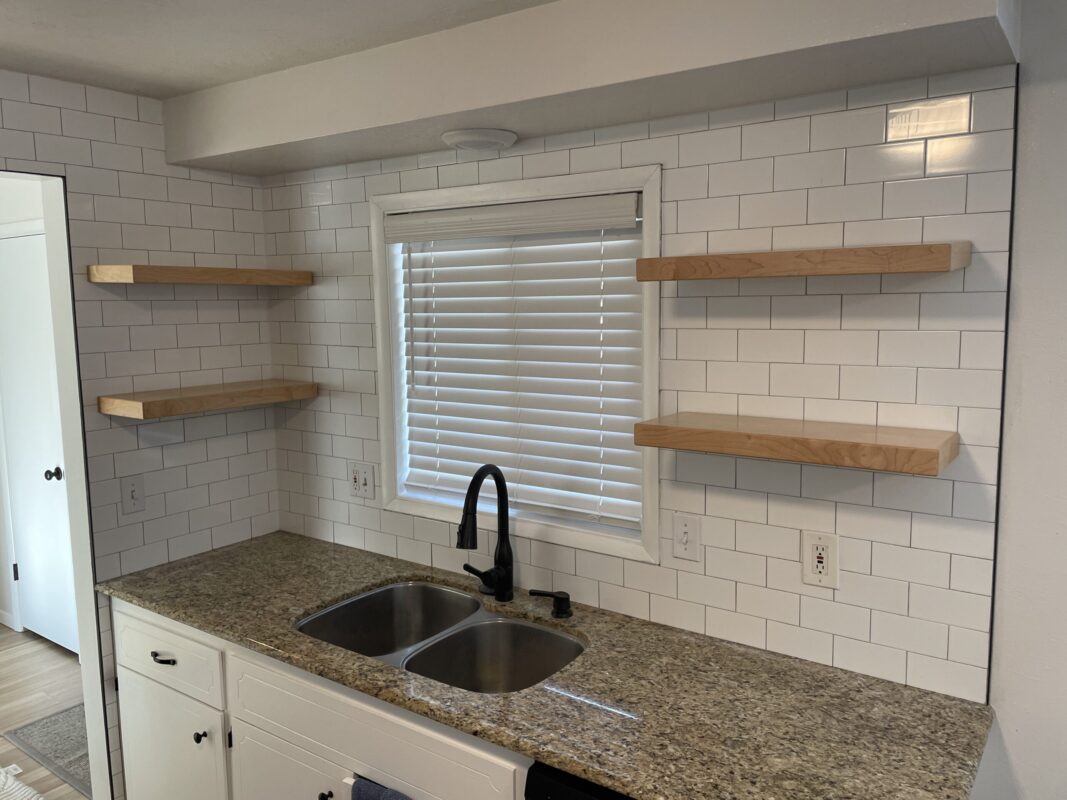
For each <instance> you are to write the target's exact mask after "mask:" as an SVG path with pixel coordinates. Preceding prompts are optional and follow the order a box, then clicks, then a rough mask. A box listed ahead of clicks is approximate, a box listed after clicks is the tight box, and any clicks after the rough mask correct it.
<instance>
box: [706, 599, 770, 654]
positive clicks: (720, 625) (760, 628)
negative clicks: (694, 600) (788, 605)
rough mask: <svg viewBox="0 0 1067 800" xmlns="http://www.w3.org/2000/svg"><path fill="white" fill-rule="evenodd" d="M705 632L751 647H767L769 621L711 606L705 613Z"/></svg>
mask: <svg viewBox="0 0 1067 800" xmlns="http://www.w3.org/2000/svg"><path fill="white" fill-rule="evenodd" d="M704 631H705V633H707V634H708V636H715V637H717V638H719V639H726V640H728V641H731V642H737V643H739V644H747V645H749V646H750V647H766V646H767V620H765V619H763V618H762V617H753V616H750V615H748V614H738V613H736V612H733V611H725V610H723V609H719V608H712V607H710V606H709V607H708V608H707V610H706V611H705V616H704Z"/></svg>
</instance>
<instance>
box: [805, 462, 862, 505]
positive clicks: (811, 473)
mask: <svg viewBox="0 0 1067 800" xmlns="http://www.w3.org/2000/svg"><path fill="white" fill-rule="evenodd" d="M801 475H802V479H801V494H802V495H803V496H804V497H812V498H814V499H816V500H833V501H836V502H842V503H858V504H863V505H870V504H871V498H872V493H873V491H874V479H873V476H872V474H871V473H870V472H867V471H865V470H855V469H841V468H840V467H820V466H815V465H813V464H805V465H803V467H802V468H801Z"/></svg>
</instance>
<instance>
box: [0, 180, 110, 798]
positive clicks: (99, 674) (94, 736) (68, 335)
mask: <svg viewBox="0 0 1067 800" xmlns="http://www.w3.org/2000/svg"><path fill="white" fill-rule="evenodd" d="M4 173H8V174H17V175H28V176H34V177H37V178H40V179H41V199H42V205H43V209H44V221H45V230H44V235H45V251H46V263H47V270H48V288H49V295H50V298H51V301H52V319H51V322H52V336H53V339H54V342H55V351H56V367H57V376H56V377H57V381H58V385H59V426H60V437H61V439H62V442H63V452H64V460H65V461H66V463H65V464H64V465H63V467H64V470H65V472H66V474H65V476H64V481H63V483H64V485H65V486H66V491H67V503H68V509H69V514H70V538H71V542H70V544H71V555H72V560H73V564H74V600H75V609H76V614H77V624H78V647H79V650H80V661H81V682H82V702H83V703H84V704H85V727H86V732H87V733H88V734H90V735H89V736H88V745H89V768H90V776H91V785H92V793H93V797H94V798H95V800H111V798H113V797H114V791H113V782H112V777H111V760H110V745H109V742H108V738H109V737H108V726H107V717H106V707H105V702H106V701H105V692H104V678H103V676H104V667H103V654H102V651H101V647H100V629H99V616H98V607H97V595H96V589H95V586H96V563H95V559H94V557H93V540H92V524H91V517H90V511H89V463H88V456H87V454H86V446H85V415H84V406H83V397H82V381H81V366H80V363H79V360H78V340H77V321H76V319H75V315H74V303H75V300H74V278H73V268H72V258H71V252H70V220H69V217H68V215H67V200H66V198H67V179H66V177H65V176H63V175H51V174H48V173H40V172H30V171H24V170H12V169H3V170H0V175H3V174H4ZM60 220H62V223H61V222H60ZM5 508H6V506H5ZM4 513H7V512H6V511H4Z"/></svg>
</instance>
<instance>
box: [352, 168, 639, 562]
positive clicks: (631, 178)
mask: <svg viewBox="0 0 1067 800" xmlns="http://www.w3.org/2000/svg"><path fill="white" fill-rule="evenodd" d="M616 192H640V194H641V208H642V217H643V221H642V229H641V230H642V239H643V242H642V250H641V252H642V256H643V257H645V258H654V257H656V256H658V255H659V253H660V167H659V166H653V167H629V168H626V169H618V170H608V171H604V172H589V173H583V174H578V175H561V176H558V177H552V178H532V179H528V180H519V181H505V182H501V183H491V184H480V185H475V186H462V187H456V188H451V189H430V190H426V191H419V192H407V193H402V194H390V195H378V196H375V197H371V198H369V206H370V238H371V251H372V256H373V261H374V264H373V266H374V314H375V336H376V339H377V340H376V342H375V344H376V346H377V350H378V387H377V388H378V396H379V400H380V403H381V405H380V408H379V414H380V417H379V421H380V424H379V436H380V437H381V445H382V451H381V469H382V475H381V479H382V507H383V508H384V509H386V510H388V511H396V512H400V513H404V514H412V515H414V516H418V517H428V518H430V519H437V520H443V521H445V522H451V523H457V522H458V521H459V509H458V508H452V507H449V506H445V505H443V504H439V503H434V502H429V501H423V500H415V499H411V498H407V497H402V496H400V494H399V487H398V486H397V436H396V426H395V424H394V422H393V421H392V418H391V417H392V414H393V413H394V410H395V409H396V408H397V405H396V403H397V398H398V397H401V396H402V388H401V387H402V385H403V384H402V382H403V380H404V375H403V369H402V365H401V364H400V363H399V361H398V359H397V357H396V355H395V354H394V352H393V351H394V346H395V343H394V338H395V332H394V331H393V330H391V325H390V308H389V287H390V285H391V278H390V274H389V270H390V264H389V250H388V247H387V245H386V243H385V225H384V222H385V216H386V215H387V214H395V213H403V212H414V211H434V210H439V209H447V208H459V207H470V206H480V205H499V204H502V203H519V202H524V201H532V200H548V199H557V198H565V197H584V196H589V195H597V194H610V193H616ZM641 294H642V316H643V328H642V351H643V352H642V371H643V387H642V388H643V391H642V407H643V416H644V418H645V419H648V418H651V417H656V416H658V415H659V297H660V291H659V283H658V282H656V281H648V282H646V283H644V284H643V286H642V293H641ZM641 466H642V484H643V485H642V500H641V520H642V521H641V531H640V534H641V535H640V538H638V537H625V536H621V535H619V534H618V533H617V532H611V531H609V530H608V529H607V528H606V527H605V528H604V530H603V531H602V532H601V531H598V530H596V528H595V526H583V525H578V524H568V523H566V522H565V521H562V520H545V519H544V518H533V517H531V516H527V515H524V514H523V513H522V512H516V511H515V510H512V530H513V531H514V533H515V535H517V536H522V537H525V538H528V539H534V540H537V541H542V542H550V543H552V544H559V545H565V546H568V547H574V548H577V549H580V550H592V551H594V552H598V553H604V554H608V555H614V556H622V557H624V558H630V559H634V560H637V561H646V562H651V563H654V564H658V563H659V451H658V450H656V449H655V448H643V452H642V454H641ZM479 525H480V527H484V528H486V529H489V530H492V529H493V528H494V526H495V525H496V520H495V517H494V515H491V514H483V515H482V518H481V519H480V520H479Z"/></svg>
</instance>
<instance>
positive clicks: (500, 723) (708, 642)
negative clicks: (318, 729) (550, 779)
mask: <svg viewBox="0 0 1067 800" xmlns="http://www.w3.org/2000/svg"><path fill="white" fill-rule="evenodd" d="M398 579H428V580H431V581H433V582H437V583H442V584H446V585H450V586H455V587H459V588H465V589H468V590H472V591H473V590H474V588H475V583H474V582H473V581H472V580H467V579H465V578H464V577H462V576H458V575H456V574H454V573H450V572H442V571H437V570H433V569H430V568H428V567H423V566H420V565H418V564H412V563H410V562H406V561H399V560H397V559H393V558H387V557H384V556H379V555H375V554H372V553H368V552H365V551H361V550H355V549H352V548H349V547H343V546H340V545H333V544H327V543H324V542H320V541H315V540H312V539H308V538H305V537H301V536H295V535H292V534H286V533H276V534H271V535H269V536H265V537H261V538H259V539H254V540H252V541H251V542H245V543H242V544H238V545H234V546H232V547H228V548H224V549H222V550H216V551H214V552H211V553H206V554H204V555H200V556H195V557H193V558H188V559H185V560H182V561H177V562H174V563H171V564H165V565H162V566H159V567H154V568H152V569H149V570H145V571H143V572H139V573H136V574H133V575H128V576H125V577H123V578H118V579H116V580H113V581H109V582H107V583H105V584H102V585H101V586H100V587H99V588H100V591H102V592H105V593H106V594H109V595H112V596H114V597H119V598H122V599H123V600H126V601H129V602H131V603H134V604H136V605H138V606H142V607H144V608H147V609H149V610H151V611H155V612H157V613H159V614H162V615H163V616H166V617H170V618H172V619H175V620H178V621H179V622H184V623H186V624H188V625H191V626H193V627H195V628H198V629H200V630H203V631H206V632H208V633H211V634H214V635H215V636H218V637H221V638H223V639H226V640H228V641H231V642H233V643H235V644H239V645H241V646H243V647H247V648H249V649H252V650H256V651H258V652H260V653H263V654H265V655H268V656H271V657H272V658H277V659H280V660H282V661H286V662H288V663H290V664H294V665H297V666H299V667H302V668H304V669H306V670H308V671H309V672H313V673H316V674H318V675H322V676H324V677H326V678H329V679H331V680H334V681H336V682H338V683H341V684H344V685H346V686H349V687H351V688H353V689H356V690H359V691H361V692H365V693H367V694H371V695H374V696H375V697H379V698H381V699H382V700H385V701H388V702H390V703H393V704H395V705H398V706H402V707H404V708H407V709H410V710H411V711H414V712H416V713H418V714H421V715H423V716H426V717H429V718H431V719H435V720H438V721H439V722H443V723H445V724H447V725H450V726H452V727H454V728H457V729H459V730H461V731H465V732H467V733H470V734H473V735H475V736H479V737H481V738H483V739H485V740H487V741H491V742H495V743H496V744H499V745H502V746H504V747H506V748H508V749H510V750H513V751H516V752H519V753H524V754H527V755H529V756H531V757H533V758H536V759H538V760H540V761H543V762H545V763H547V764H550V765H552V766H555V767H558V768H560V769H564V770H567V771H568V772H572V773H574V774H577V775H581V776H583V777H585V778H588V779H589V780H592V781H595V782H597V783H600V784H603V785H605V786H609V787H611V788H613V789H616V790H618V791H621V792H623V793H625V794H627V795H630V796H631V797H634V798H637V799H638V800H694V799H696V798H709V800H711V799H713V800H755V799H756V798H759V799H760V800H843V799H844V798H850V799H852V798H854V799H855V800H881V799H882V798H902V799H903V798H906V799H907V800H934V798H937V800H964V799H965V798H966V797H967V796H968V795H969V792H970V787H971V783H972V781H973V778H974V773H975V771H976V769H977V766H978V762H979V760H980V758H981V754H982V750H983V748H984V746H985V740H986V734H987V733H988V730H989V726H990V724H991V721H992V712H991V711H990V710H989V708H988V707H986V706H981V705H976V704H974V703H969V702H966V701H963V700H957V699H954V698H950V697H946V696H943V695H938V694H932V693H929V692H924V691H921V690H918V689H912V688H909V687H906V686H901V685H899V684H895V683H890V682H887V681H882V680H879V679H876V678H869V677H865V676H862V675H858V674H855V673H851V672H845V671H842V670H837V669H833V668H830V667H825V666H822V665H819V664H814V663H810V662H807V661H801V660H797V659H793V658H789V657H787V656H781V655H777V654H774V653H768V652H765V651H762V650H754V649H752V648H748V647H744V646H741V645H735V644H731V643H728V642H724V641H721V640H718V639H713V638H710V637H706V636H701V635H697V634H692V633H688V632H685V631H680V630H676V629H674V628H667V627H664V626H661V625H655V624H652V623H648V622H643V621H640V620H635V619H631V618H629V617H624V616H620V615H617V614H613V613H610V612H606V611H600V610H597V609H592V608H589V607H587V606H582V605H576V606H575V615H574V617H573V618H572V619H570V620H567V621H565V622H563V623H560V622H558V621H556V620H553V619H552V618H551V617H550V616H549V613H548V612H549V603H548V602H547V601H539V602H531V599H530V598H528V597H526V596H525V595H523V596H518V595H517V597H516V600H515V602H513V603H510V604H507V605H506V606H503V607H501V606H498V605H496V604H495V603H493V602H492V600H491V599H490V600H487V603H486V604H487V606H488V607H489V608H491V609H492V610H502V611H505V612H506V613H509V614H512V615H514V616H519V617H523V618H526V619H532V620H535V621H537V622H540V623H542V624H545V625H550V626H555V627H560V628H563V629H564V630H567V631H569V632H570V633H572V634H574V635H576V636H578V637H579V638H580V639H582V640H583V641H584V642H586V644H587V649H586V651H585V652H584V653H583V654H582V655H581V656H579V657H578V658H577V659H576V660H575V661H573V662H572V663H571V664H569V665H568V666H567V667H565V668H564V669H563V670H562V671H560V672H559V673H557V674H556V675H554V676H553V677H552V678H551V679H549V680H548V681H546V682H544V683H541V684H538V685H537V686H534V687H532V688H530V689H526V690H523V691H521V692H516V693H513V694H506V695H482V694H475V693H472V692H467V691H464V690H462V689H455V688H452V687H450V686H446V685H444V684H441V683H437V682H436V681H433V680H430V679H428V678H423V677H420V676H418V675H413V674H411V673H407V672H403V671H401V670H399V669H396V668H394V667H391V666H388V665H386V664H383V663H381V662H379V661H376V660H374V659H371V658H365V657H363V656H360V655H357V654H355V653H352V652H349V651H347V650H343V649H340V648H337V647H334V646H332V645H329V644H326V643H324V642H320V641H318V640H316V639H312V638H310V637H308V636H305V635H304V634H302V633H299V632H298V631H297V630H296V629H295V627H294V623H295V621H296V620H298V619H300V618H301V617H303V616H304V615H306V614H307V613H309V612H312V611H316V610H318V609H321V608H325V607H326V606H328V605H331V604H333V603H335V602H337V601H338V600H341V599H344V598H346V597H350V596H352V595H355V594H358V593H359V592H361V591H364V590H366V589H370V588H374V587H377V586H382V585H385V584H387V583H392V582H394V581H396V580H398Z"/></svg>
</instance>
